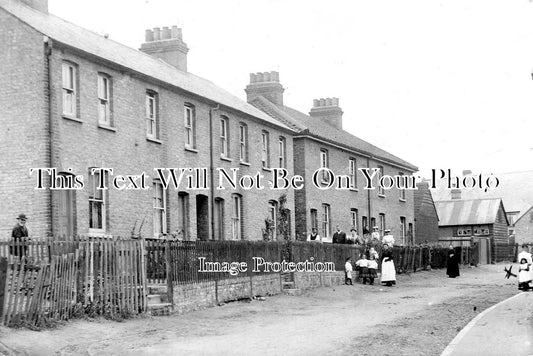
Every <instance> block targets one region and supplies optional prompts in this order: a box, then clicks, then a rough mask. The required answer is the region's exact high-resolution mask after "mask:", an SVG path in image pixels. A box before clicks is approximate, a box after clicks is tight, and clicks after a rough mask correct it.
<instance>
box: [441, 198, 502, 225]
mask: <svg viewBox="0 0 533 356" xmlns="http://www.w3.org/2000/svg"><path fill="white" fill-rule="evenodd" d="M500 206H502V209H503V204H502V200H501V199H471V200H459V199H458V200H447V201H438V202H435V207H436V208H437V213H438V215H439V226H456V225H482V224H493V223H495V222H496V219H497V217H498V210H499V209H500ZM504 212H505V210H504Z"/></svg>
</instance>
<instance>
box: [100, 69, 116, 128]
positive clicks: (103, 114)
mask: <svg viewBox="0 0 533 356" xmlns="http://www.w3.org/2000/svg"><path fill="white" fill-rule="evenodd" d="M98 122H99V123H100V124H102V125H105V126H113V123H112V121H111V77H109V76H108V75H106V74H103V73H99V74H98Z"/></svg>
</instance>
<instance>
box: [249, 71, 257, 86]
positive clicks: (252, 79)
mask: <svg viewBox="0 0 533 356" xmlns="http://www.w3.org/2000/svg"><path fill="white" fill-rule="evenodd" d="M256 81H257V78H256V76H255V73H250V84H253V83H255V82H256Z"/></svg>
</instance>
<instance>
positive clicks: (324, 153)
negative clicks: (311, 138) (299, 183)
mask: <svg viewBox="0 0 533 356" xmlns="http://www.w3.org/2000/svg"><path fill="white" fill-rule="evenodd" d="M320 168H329V152H328V150H326V149H325V148H321V149H320ZM328 179H329V174H328V172H327V171H326V169H324V170H322V180H323V181H325V182H327V181H328Z"/></svg>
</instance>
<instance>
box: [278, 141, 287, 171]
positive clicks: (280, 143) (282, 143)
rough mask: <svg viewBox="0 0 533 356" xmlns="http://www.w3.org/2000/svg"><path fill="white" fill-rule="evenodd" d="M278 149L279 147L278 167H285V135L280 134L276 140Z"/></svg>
mask: <svg viewBox="0 0 533 356" xmlns="http://www.w3.org/2000/svg"><path fill="white" fill-rule="evenodd" d="M278 149H279V157H278V160H279V168H287V162H286V159H285V155H286V150H287V140H285V137H283V136H280V137H279V140H278Z"/></svg>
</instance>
